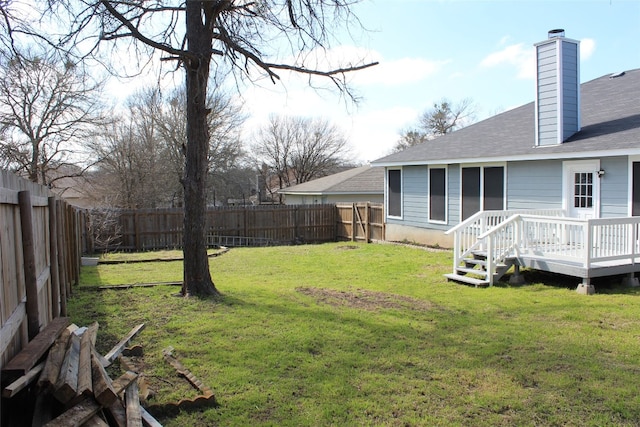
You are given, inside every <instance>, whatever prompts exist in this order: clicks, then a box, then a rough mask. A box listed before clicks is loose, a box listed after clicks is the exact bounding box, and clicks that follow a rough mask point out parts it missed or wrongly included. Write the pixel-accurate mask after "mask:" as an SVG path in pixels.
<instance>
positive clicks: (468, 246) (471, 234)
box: [446, 209, 564, 270]
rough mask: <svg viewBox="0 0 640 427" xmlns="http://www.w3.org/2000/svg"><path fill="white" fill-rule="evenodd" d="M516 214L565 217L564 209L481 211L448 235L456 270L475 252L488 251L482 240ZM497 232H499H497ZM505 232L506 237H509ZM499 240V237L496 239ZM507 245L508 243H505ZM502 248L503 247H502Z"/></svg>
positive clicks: (454, 228) (449, 231)
mask: <svg viewBox="0 0 640 427" xmlns="http://www.w3.org/2000/svg"><path fill="white" fill-rule="evenodd" d="M516 214H529V215H540V216H546V217H554V218H558V217H563V216H564V211H563V210H562V209H535V210H533V209H527V210H525V209H523V210H503V211H480V212H478V213H476V214H475V215H473V216H471V217H469V218H467V219H466V220H465V221H463V222H461V223H460V224H458V225H457V226H455V227H453V228H451V229H450V230H448V231H447V232H446V234H451V233H454V234H453V267H454V270H455V268H456V267H457V266H458V265H460V263H461V262H463V260H464V258H465V257H467V256H468V255H470V254H471V253H472V252H474V251H486V250H487V247H486V244H487V242H486V240H485V239H480V236H481V235H484V234H485V233H487V232H488V231H490V230H493V229H495V227H496V226H498V225H499V224H501V223H503V222H505V221H506V220H507V219H509V217H511V216H513V215H516ZM496 232H497V231H496ZM508 233H509V232H508V231H504V234H505V235H504V237H503V238H506V237H507V235H508ZM496 238H497V237H496ZM505 244H506V243H505ZM500 247H503V246H502V245H500Z"/></svg>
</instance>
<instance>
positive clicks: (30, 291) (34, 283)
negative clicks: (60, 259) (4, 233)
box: [18, 191, 40, 341]
mask: <svg viewBox="0 0 640 427" xmlns="http://www.w3.org/2000/svg"><path fill="white" fill-rule="evenodd" d="M18 206H19V208H20V228H21V234H22V254H23V261H24V283H25V293H26V297H27V303H26V309H27V332H28V336H29V341H31V340H32V339H33V338H34V337H35V336H36V335H38V332H40V310H39V309H38V278H37V275H36V255H35V248H34V246H33V222H32V213H31V193H30V192H29V191H20V192H18Z"/></svg>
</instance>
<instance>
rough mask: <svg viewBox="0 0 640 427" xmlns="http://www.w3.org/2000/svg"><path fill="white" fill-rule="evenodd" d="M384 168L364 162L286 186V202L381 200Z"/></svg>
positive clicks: (374, 201) (295, 203) (290, 203)
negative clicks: (359, 165) (362, 164)
mask: <svg viewBox="0 0 640 427" xmlns="http://www.w3.org/2000/svg"><path fill="white" fill-rule="evenodd" d="M384 176H385V172H384V169H383V168H372V167H371V166H370V165H365V166H361V167H357V168H352V169H349V170H346V171H343V172H339V173H336V174H333V175H329V176H325V177H322V178H318V179H314V180H312V181H308V182H304V183H302V184H298V185H293V186H291V187H288V188H283V189H282V190H279V191H278V192H279V193H280V194H283V195H284V201H285V204H287V205H298V204H320V203H355V202H372V203H382V202H383V200H384Z"/></svg>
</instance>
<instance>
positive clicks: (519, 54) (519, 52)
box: [480, 43, 535, 79]
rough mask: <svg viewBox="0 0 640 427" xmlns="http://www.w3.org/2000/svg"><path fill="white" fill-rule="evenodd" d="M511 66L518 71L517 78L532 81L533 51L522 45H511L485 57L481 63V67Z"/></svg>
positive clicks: (533, 70) (533, 68) (533, 71)
mask: <svg viewBox="0 0 640 427" xmlns="http://www.w3.org/2000/svg"><path fill="white" fill-rule="evenodd" d="M503 64H507V65H511V66H514V67H516V69H517V70H518V74H517V76H518V78H521V79H533V78H534V77H535V50H534V49H533V48H532V47H528V46H525V45H524V44H523V43H518V44H513V45H510V46H507V47H505V48H504V49H502V50H500V51H498V52H493V53H491V54H489V55H487V56H486V57H485V58H484V59H483V60H482V61H481V62H480V66H482V67H487V68H490V67H497V66H499V65H503Z"/></svg>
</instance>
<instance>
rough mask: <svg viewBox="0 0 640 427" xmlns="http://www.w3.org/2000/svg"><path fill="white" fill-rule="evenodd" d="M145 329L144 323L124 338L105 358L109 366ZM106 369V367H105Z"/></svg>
mask: <svg viewBox="0 0 640 427" xmlns="http://www.w3.org/2000/svg"><path fill="white" fill-rule="evenodd" d="M143 329H144V323H141V324H139V325H138V326H135V327H134V328H133V329H131V331H130V332H129V333H128V334H127V336H126V337H124V338H123V339H122V340H120V342H119V343H118V344H116V345H115V346H114V347H113V348H112V349H111V350H110V351H109V352H108V353H107V354H106V355H105V356H104V358H105V359H106V360H107V362H109V364H111V363H113V361H114V360H116V358H117V357H118V355H120V353H122V350H123V349H124V348H125V346H126V345H127V343H128V342H129V341H131V340H132V339H133V338H134V337H135V336H136V335H138V334H139V333H140V331H142V330H143ZM105 368H106V366H105Z"/></svg>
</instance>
